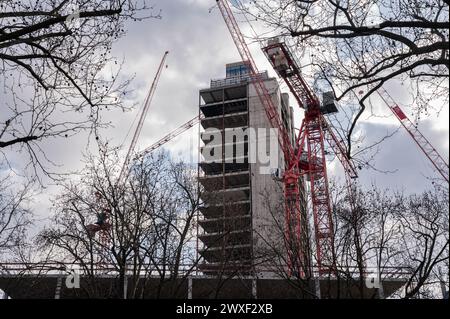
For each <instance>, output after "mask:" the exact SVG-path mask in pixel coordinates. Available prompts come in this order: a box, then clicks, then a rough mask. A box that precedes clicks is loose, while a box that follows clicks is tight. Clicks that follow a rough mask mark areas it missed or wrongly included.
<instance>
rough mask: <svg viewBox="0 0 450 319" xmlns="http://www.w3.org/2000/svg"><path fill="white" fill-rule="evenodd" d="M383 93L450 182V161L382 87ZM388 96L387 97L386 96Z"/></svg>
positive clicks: (438, 169)
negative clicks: (446, 159) (449, 164)
mask: <svg viewBox="0 0 450 319" xmlns="http://www.w3.org/2000/svg"><path fill="white" fill-rule="evenodd" d="M380 90H381V91H382V93H380V92H379V91H377V92H378V94H379V95H380V97H381V99H382V100H383V102H384V103H385V104H386V105H387V106H388V107H389V109H390V110H391V111H392V113H394V115H395V117H396V118H397V119H398V120H399V122H400V124H401V125H402V126H403V127H404V128H405V130H406V131H407V132H408V134H409V135H410V136H411V137H412V138H413V140H414V142H416V144H417V145H418V146H419V148H420V149H421V150H422V152H423V153H424V154H425V156H426V157H427V158H428V159H429V160H430V162H431V164H433V166H434V167H435V168H436V170H437V171H438V173H439V174H440V175H441V176H442V177H443V178H444V179H445V180H446V181H447V183H448V182H449V166H448V163H447V162H446V161H445V160H444V158H443V157H442V156H441V155H440V154H439V152H438V151H437V150H436V148H434V146H433V145H432V144H431V143H430V141H428V139H427V138H426V137H425V136H424V135H423V134H422V132H420V130H419V128H418V127H417V126H416V125H414V123H413V122H411V120H410V119H409V118H408V117H407V116H406V114H405V113H404V112H403V110H402V109H401V108H400V106H399V105H398V104H396V103H395V101H394V100H393V99H392V97H391V96H390V95H389V93H388V92H387V91H386V90H385V89H384V88H381V89H380ZM386 96H387V97H386ZM388 98H389V99H390V100H391V103H390V102H389V101H388Z"/></svg>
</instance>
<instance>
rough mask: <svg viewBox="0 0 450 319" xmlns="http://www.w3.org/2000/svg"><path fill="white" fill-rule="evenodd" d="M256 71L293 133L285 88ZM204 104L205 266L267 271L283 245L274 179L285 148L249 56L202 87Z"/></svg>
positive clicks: (277, 184) (280, 197)
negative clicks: (268, 113) (259, 90)
mask: <svg viewBox="0 0 450 319" xmlns="http://www.w3.org/2000/svg"><path fill="white" fill-rule="evenodd" d="M258 76H260V77H262V79H263V80H264V82H265V85H266V87H267V88H268V91H269V93H270V95H271V97H272V99H273V101H274V104H275V105H276V106H277V107H278V112H279V115H280V117H281V119H282V121H283V123H284V125H285V127H286V129H287V131H288V132H289V133H290V134H291V136H292V139H294V123H293V120H292V118H293V109H292V107H290V106H289V96H288V94H285V93H281V92H280V88H279V86H278V82H277V80H276V79H275V78H269V76H268V74H267V72H262V73H260V74H259V75H258ZM200 112H201V113H202V115H203V116H204V118H203V119H202V121H201V127H202V130H203V132H202V133H201V147H200V152H201V158H200V164H199V172H200V174H199V182H200V184H201V186H202V188H203V195H202V199H203V201H204V204H203V205H202V207H201V209H200V211H201V218H200V220H199V225H200V226H201V228H200V234H199V240H200V244H199V254H200V255H201V257H203V262H202V264H201V267H200V269H201V270H202V271H203V272H204V273H205V274H211V275H215V274H218V273H226V274H235V273H236V274H251V273H254V272H258V273H259V274H260V275H261V274H264V273H267V272H268V267H267V266H268V265H269V264H270V263H269V262H268V259H270V258H273V254H272V253H274V252H275V251H274V250H273V249H274V248H276V249H279V251H280V252H281V251H283V247H284V243H283V227H284V209H283V207H282V205H283V188H282V183H280V182H279V181H278V180H277V177H279V175H280V172H281V171H282V170H283V169H284V156H283V152H282V151H281V149H280V147H279V145H278V140H277V136H276V131H275V129H273V128H271V126H270V123H269V121H268V119H267V116H266V113H265V111H264V107H263V105H262V104H261V101H260V99H259V97H258V95H257V94H256V91H255V89H254V87H253V85H252V84H251V77H250V74H249V70H248V66H247V64H246V63H245V62H238V63H232V64H227V65H226V77H225V78H223V79H217V80H211V85H210V87H209V88H207V89H203V90H200ZM303 193H304V189H303ZM304 211H305V212H306V202H305V203H304ZM271 251H272V252H271Z"/></svg>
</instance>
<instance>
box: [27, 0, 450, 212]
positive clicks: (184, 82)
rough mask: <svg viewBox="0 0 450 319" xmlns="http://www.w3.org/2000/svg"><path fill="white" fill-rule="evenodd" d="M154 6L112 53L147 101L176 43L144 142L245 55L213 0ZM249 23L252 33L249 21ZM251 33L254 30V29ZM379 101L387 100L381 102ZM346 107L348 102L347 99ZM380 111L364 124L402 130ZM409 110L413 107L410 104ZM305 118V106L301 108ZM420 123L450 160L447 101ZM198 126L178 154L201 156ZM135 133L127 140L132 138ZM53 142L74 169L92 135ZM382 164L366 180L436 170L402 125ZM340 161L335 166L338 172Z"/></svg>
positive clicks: (404, 186) (422, 185)
mask: <svg viewBox="0 0 450 319" xmlns="http://www.w3.org/2000/svg"><path fill="white" fill-rule="evenodd" d="M153 3H154V5H155V10H161V16H162V19H149V20H146V21H143V22H136V23H132V24H129V25H128V27H127V30H128V32H127V35H126V36H125V37H123V38H122V39H121V40H120V41H119V42H117V43H116V44H115V46H114V50H113V54H114V55H116V56H117V57H119V58H124V59H125V65H124V74H123V76H135V79H134V82H133V88H134V89H135V92H134V94H133V100H134V101H135V102H138V103H139V105H141V104H142V101H143V100H144V97H145V94H146V93H147V90H148V87H149V86H150V84H151V82H152V80H153V77H154V74H155V72H156V69H157V67H158V64H159V61H160V59H161V57H162V55H163V53H164V51H166V50H169V51H170V54H169V56H168V60H167V65H168V68H167V69H164V71H163V74H162V76H161V80H160V83H159V86H158V89H157V91H156V95H155V98H154V100H153V103H152V105H151V108H150V111H149V113H148V116H147V119H146V122H145V124H144V127H143V129H142V133H141V137H140V140H139V142H138V146H137V148H138V149H143V148H145V147H146V146H149V145H151V144H152V143H153V142H154V141H156V140H158V139H159V138H161V137H162V136H164V135H165V134H166V133H168V132H170V131H171V130H173V129H175V128H176V127H178V126H179V125H180V124H182V123H184V122H186V121H187V120H189V119H191V118H193V117H194V116H196V115H197V114H198V91H199V89H201V88H205V87H207V86H209V81H210V79H211V78H220V77H224V73H225V64H226V63H230V62H235V61H239V55H238V52H237V50H236V48H235V47H234V44H233V42H232V39H231V37H230V35H229V33H228V31H227V29H226V26H225V24H224V22H223V20H222V17H221V15H220V12H219V10H218V9H217V8H213V9H212V10H211V8H212V7H213V5H214V4H215V1H212V0H169V1H166V0H165V1H162V0H153ZM242 25H243V30H244V32H245V33H247V34H249V28H248V26H244V23H242ZM249 35H250V34H249ZM250 48H251V50H252V53H253V54H254V55H255V59H256V63H257V64H258V66H259V69H260V70H264V69H268V70H269V71H270V74H272V75H274V72H273V71H272V70H271V69H270V66H269V64H268V62H267V61H266V59H265V57H264V56H263V55H262V53H261V52H260V50H259V47H258V46H257V45H255V44H254V45H251V46H250ZM391 89H392V93H393V94H394V93H395V98H396V99H397V101H399V102H401V101H402V100H405V101H406V100H407V99H408V94H407V92H406V91H405V90H404V89H403V90H402V88H401V87H395V88H392V87H391ZM379 104H380V103H379ZM341 107H343V106H342V105H341ZM377 107H379V112H380V114H385V115H387V116H390V117H386V118H382V119H379V118H378V119H367V120H363V121H361V123H360V126H359V129H360V130H361V131H362V132H363V133H364V134H366V135H367V136H368V139H371V138H375V137H377V136H383V135H384V134H386V133H391V132H393V131H395V130H396V129H397V128H398V127H399V124H398V122H397V120H396V119H395V118H394V117H393V116H391V115H390V113H389V111H386V107H385V106H384V105H381V104H380V105H377ZM405 111H406V112H408V110H407V109H406V110H405ZM137 112H138V110H135V111H133V112H128V113H125V114H123V113H122V112H112V113H110V114H108V115H107V117H108V119H110V120H111V121H112V123H113V127H112V128H110V129H108V130H106V131H104V135H105V137H107V138H108V139H109V140H111V141H112V142H113V143H114V144H116V145H120V144H121V143H122V142H123V141H124V139H125V137H126V133H127V131H128V130H129V128H130V125H131V124H132V122H133V120H134V119H135V117H136V114H137ZM296 117H297V118H298V120H297V121H298V122H299V121H300V119H301V117H302V112H300V111H299V110H298V109H297V108H296ZM420 129H421V130H422V132H423V133H424V135H425V136H426V137H427V138H429V140H430V141H432V143H433V144H434V146H435V147H436V148H437V149H438V150H439V151H440V152H441V154H442V155H443V156H444V157H445V158H446V159H448V154H449V138H448V135H449V123H448V108H445V109H444V110H443V111H442V112H441V113H440V115H439V116H437V115H432V116H429V117H428V118H425V119H422V121H421V123H420ZM196 133H197V129H193V130H191V131H190V132H187V133H185V134H184V135H183V136H180V137H178V138H177V139H176V140H174V141H172V142H170V143H169V144H167V145H166V148H167V149H169V150H171V151H172V152H173V153H174V154H175V155H176V156H182V157H184V158H187V159H189V158H194V159H196V150H195V149H193V147H196V144H195V143H193V142H191V141H192V139H193V138H195V136H196ZM129 142H130V137H128V139H127V140H126V143H125V145H129ZM69 143H70V147H68V141H67V140H64V141H59V142H56V143H55V142H53V141H52V144H51V145H46V146H45V147H46V149H47V150H48V152H49V156H50V157H51V158H52V159H53V160H54V161H56V162H57V163H59V164H61V165H63V166H62V167H60V169H62V170H65V171H72V170H76V169H78V168H80V167H81V166H82V165H83V163H82V161H81V160H82V152H83V151H84V150H85V144H86V137H85V136H76V137H72V138H71V139H70V141H69ZM375 160H376V165H377V168H379V169H380V170H385V171H393V172H392V173H379V172H375V171H373V170H367V171H362V172H361V174H360V181H361V183H363V184H370V183H375V184H377V185H378V186H381V187H389V188H391V189H398V190H404V191H406V192H418V191H422V190H424V189H428V188H430V186H431V182H430V181H428V180H427V179H426V178H425V177H424V176H434V172H433V170H432V168H431V166H430V164H429V162H428V161H427V159H426V158H425V156H424V155H423V154H422V153H421V152H420V151H419V149H418V148H417V146H416V145H415V144H414V142H413V141H412V140H411V138H410V137H409V136H408V135H407V133H406V132H405V131H404V130H399V131H398V133H397V134H395V135H394V136H393V137H392V138H390V139H389V140H387V141H385V142H384V144H383V147H382V148H381V150H380V152H379V153H378V154H377V157H376V159H375ZM336 167H337V165H335V164H334V163H333V164H332V165H330V170H331V171H332V172H333V171H334V170H335V169H336ZM56 192H57V187H55V186H51V185H49V188H48V190H47V191H45V193H43V194H41V195H39V196H37V197H36V199H35V201H34V203H33V209H34V210H35V211H36V213H38V214H39V216H41V217H45V216H47V215H48V213H49V207H50V206H51V196H52V195H53V194H55V193H56Z"/></svg>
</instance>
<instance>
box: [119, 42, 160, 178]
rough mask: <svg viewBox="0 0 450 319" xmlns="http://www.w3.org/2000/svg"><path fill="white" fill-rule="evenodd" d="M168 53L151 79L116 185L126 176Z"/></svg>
mask: <svg viewBox="0 0 450 319" xmlns="http://www.w3.org/2000/svg"><path fill="white" fill-rule="evenodd" d="M168 54H169V51H166V52H165V53H164V56H163V57H162V59H161V63H160V64H159V67H158V71H157V72H156V75H155V78H154V79H153V82H152V85H151V86H150V90H149V91H148V94H147V97H146V98H145V101H144V106H143V107H142V112H141V115H140V117H139V122H138V124H137V126H136V130H135V132H134V135H133V139H132V140H131V144H130V147H129V148H128V152H127V155H126V156H125V161H124V162H123V165H122V169H121V170H120V174H119V179H118V180H117V185H121V184H122V183H123V182H124V180H125V179H126V176H127V174H126V173H125V172H126V171H127V169H128V164H129V163H130V160H131V156H132V154H133V152H134V149H135V147H136V143H137V140H138V138H139V135H140V133H141V130H142V126H143V125H144V121H145V117H146V116H147V113H148V109H149V108H150V105H151V103H152V100H153V96H154V95H155V91H156V87H157V86H158V82H159V78H160V77H161V73H162V70H163V66H164V63H165V61H166V58H167V55H168Z"/></svg>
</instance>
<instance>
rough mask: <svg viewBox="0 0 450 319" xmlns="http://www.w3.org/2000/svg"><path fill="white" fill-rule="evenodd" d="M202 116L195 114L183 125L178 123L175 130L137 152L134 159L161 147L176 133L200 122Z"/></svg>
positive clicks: (182, 131) (178, 133)
mask: <svg viewBox="0 0 450 319" xmlns="http://www.w3.org/2000/svg"><path fill="white" fill-rule="evenodd" d="M203 118H204V116H203V115H197V116H196V117H194V118H193V119H191V120H189V121H187V122H186V123H184V124H183V125H180V126H179V127H177V128H176V129H175V130H173V131H172V132H170V133H169V134H167V135H166V136H164V137H163V138H161V139H159V140H158V141H156V142H155V143H153V144H152V145H150V146H149V147H147V148H146V149H144V150H143V151H142V152H140V153H139V154H137V155H136V157H135V159H138V158H141V157H142V156H145V155H146V154H148V153H151V152H153V151H154V150H156V149H157V148H159V147H161V146H162V145H164V144H166V143H168V142H170V141H171V140H172V139H174V138H175V137H177V136H178V135H180V134H182V133H184V132H186V131H187V130H189V129H191V128H192V127H193V126H194V125H196V124H197V123H198V122H200V121H201V120H202V119H203Z"/></svg>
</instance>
